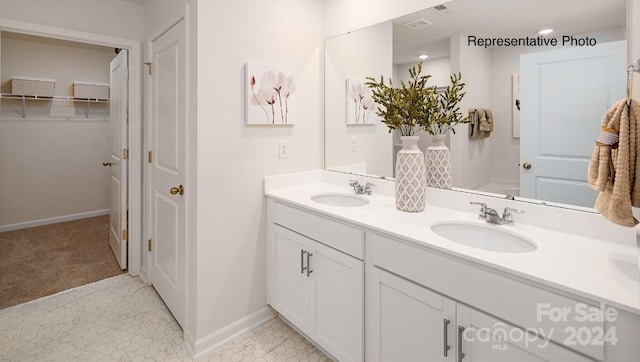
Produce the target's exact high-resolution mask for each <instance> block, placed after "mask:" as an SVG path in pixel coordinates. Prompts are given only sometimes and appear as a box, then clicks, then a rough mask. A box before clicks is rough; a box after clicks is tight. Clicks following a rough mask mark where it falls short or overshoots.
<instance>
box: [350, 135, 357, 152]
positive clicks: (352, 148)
mask: <svg viewBox="0 0 640 362" xmlns="http://www.w3.org/2000/svg"><path fill="white" fill-rule="evenodd" d="M349 143H350V146H349V151H350V152H356V149H357V148H356V138H355V137H351V138H350V139H349Z"/></svg>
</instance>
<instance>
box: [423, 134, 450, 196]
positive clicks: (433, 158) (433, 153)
mask: <svg viewBox="0 0 640 362" xmlns="http://www.w3.org/2000/svg"><path fill="white" fill-rule="evenodd" d="M425 157H426V159H427V186H430V187H437V188H440V189H450V188H451V152H450V151H449V148H447V146H445V145H444V135H435V136H433V141H432V145H431V146H429V147H427V153H426V155H425Z"/></svg>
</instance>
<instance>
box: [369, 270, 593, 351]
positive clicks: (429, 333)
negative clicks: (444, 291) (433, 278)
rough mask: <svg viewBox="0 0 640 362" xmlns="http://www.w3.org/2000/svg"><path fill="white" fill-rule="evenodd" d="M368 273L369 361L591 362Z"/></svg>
mask: <svg viewBox="0 0 640 362" xmlns="http://www.w3.org/2000/svg"><path fill="white" fill-rule="evenodd" d="M369 274H370V278H371V280H370V284H369V286H370V288H371V290H370V291H369V293H370V294H369V295H370V296H371V298H370V299H369V300H368V301H369V304H368V305H369V308H371V310H370V315H371V316H372V318H371V319H369V320H367V322H368V327H367V328H369V330H368V331H369V339H368V341H367V360H370V361H434V362H435V361H463V362H469V361H476V362H486V361H490V362H513V361H520V362H538V361H558V362H586V361H590V360H589V359H586V358H584V357H582V356H580V355H578V354H576V353H573V352H571V351H569V350H567V349H564V348H561V347H558V346H556V345H554V344H552V343H550V342H548V341H547V340H545V339H543V338H538V337H536V336H534V335H530V334H527V332H525V331H524V330H522V329H520V328H518V327H515V326H513V325H510V324H508V323H505V322H503V321H501V320H499V319H496V318H493V317H491V316H489V315H487V314H484V313H482V312H480V311H477V310H475V309H473V308H471V307H468V306H466V305H464V304H461V303H456V302H455V301H454V300H452V299H449V298H447V297H445V296H443V295H440V294H438V293H435V292H434V291H431V290H429V289H427V288H424V287H422V286H420V285H417V284H415V283H412V282H410V281H408V280H406V279H404V278H401V277H399V276H397V275H394V274H392V273H389V272H387V271H385V270H383V269H379V268H377V267H374V268H372V269H371V272H370V273H369ZM503 336H504V337H506V338H503Z"/></svg>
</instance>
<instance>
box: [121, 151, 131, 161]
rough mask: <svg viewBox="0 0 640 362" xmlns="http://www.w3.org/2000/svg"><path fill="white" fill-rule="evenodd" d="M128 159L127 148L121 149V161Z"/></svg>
mask: <svg viewBox="0 0 640 362" xmlns="http://www.w3.org/2000/svg"><path fill="white" fill-rule="evenodd" d="M128 158H129V149H128V148H123V149H122V159H123V160H126V159H128Z"/></svg>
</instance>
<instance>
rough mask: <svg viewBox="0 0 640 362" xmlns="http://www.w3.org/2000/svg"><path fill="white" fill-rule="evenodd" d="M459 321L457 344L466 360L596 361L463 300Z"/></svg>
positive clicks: (521, 361)
mask: <svg viewBox="0 0 640 362" xmlns="http://www.w3.org/2000/svg"><path fill="white" fill-rule="evenodd" d="M457 322H458V325H457V326H456V327H455V328H456V331H458V328H459V327H463V328H464V331H461V333H460V334H458V338H460V340H459V341H458V343H461V345H456V347H457V348H458V347H459V348H460V350H459V351H461V352H462V353H464V357H463V358H461V359H459V360H460V361H463V362H513V361H518V362H542V361H549V362H587V361H592V360H590V359H587V358H585V357H582V356H580V355H578V354H576V353H573V352H571V351H569V350H568V349H565V348H562V347H560V346H558V345H555V344H553V343H551V342H548V341H546V340H545V339H543V338H541V337H536V336H534V335H533V334H529V333H527V332H526V331H524V330H522V329H520V328H518V327H515V326H512V325H510V324H507V323H504V322H502V321H501V320H499V319H495V318H493V317H490V316H488V315H486V314H484V313H482V312H479V311H477V310H475V309H473V308H469V307H468V306H465V305H462V304H458V305H457Z"/></svg>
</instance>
